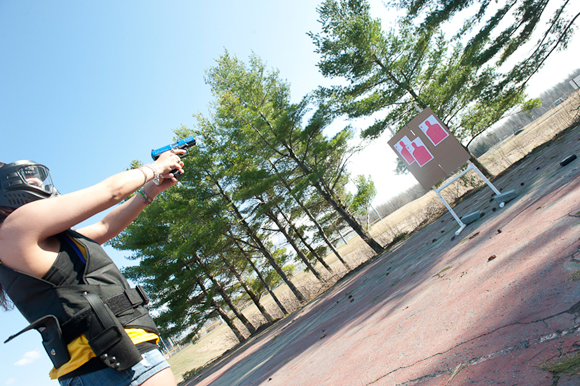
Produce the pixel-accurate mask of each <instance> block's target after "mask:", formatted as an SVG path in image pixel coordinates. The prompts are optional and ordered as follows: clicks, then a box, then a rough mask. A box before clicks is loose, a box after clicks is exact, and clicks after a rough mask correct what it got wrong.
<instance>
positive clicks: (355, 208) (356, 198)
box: [348, 175, 377, 215]
mask: <svg viewBox="0 0 580 386" xmlns="http://www.w3.org/2000/svg"><path fill="white" fill-rule="evenodd" d="M354 182H355V184H356V190H357V191H356V194H354V195H352V194H349V200H348V202H349V209H350V210H351V211H352V212H353V213H355V214H358V215H365V214H366V213H367V210H368V207H369V205H370V204H371V202H372V201H373V200H374V198H375V196H376V195H377V189H376V188H375V183H374V182H373V180H372V179H371V177H370V176H369V178H368V180H367V179H366V178H365V176H363V175H359V176H356V178H355V180H354Z"/></svg>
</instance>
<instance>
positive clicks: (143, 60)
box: [0, 0, 579, 386]
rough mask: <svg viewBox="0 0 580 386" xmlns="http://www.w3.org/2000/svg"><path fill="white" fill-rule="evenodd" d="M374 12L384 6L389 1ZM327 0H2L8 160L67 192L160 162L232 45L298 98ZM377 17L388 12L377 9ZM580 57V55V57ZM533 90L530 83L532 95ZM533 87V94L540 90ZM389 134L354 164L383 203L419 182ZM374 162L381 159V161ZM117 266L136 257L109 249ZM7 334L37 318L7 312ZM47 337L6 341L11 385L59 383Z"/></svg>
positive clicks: (551, 70) (0, 156)
mask: <svg viewBox="0 0 580 386" xmlns="http://www.w3.org/2000/svg"><path fill="white" fill-rule="evenodd" d="M372 3H373V10H376V11H377V13H380V12H384V11H383V8H382V5H381V1H379V0H376V1H373V2H372ZM317 4H318V2H317V1H308V0H294V1H291V2H290V1H272V0H248V1H245V2H240V1H225V0H213V1H204V2H202V1H165V2H160V1H158V2H153V1H132V0H125V1H99V2H95V1H91V2H90V1H86V0H75V1H50V2H49V1H29V0H21V1H8V0H0V53H1V58H0V130H1V134H2V140H1V141H0V161H3V162H12V161H15V160H21V159H32V160H35V161H37V162H39V163H43V164H45V165H47V166H48V167H49V168H50V169H51V173H52V177H53V180H54V181H55V184H56V185H57V187H58V189H59V190H60V191H61V192H62V193H67V192H71V191H74V190H78V189H81V188H84V187H87V186H89V185H91V184H94V183H96V182H99V181H100V180H102V179H104V178H106V177H108V176H110V175H112V174H115V173H117V172H120V171H122V170H124V169H125V168H126V167H128V166H129V164H130V162H131V160H133V159H139V160H141V161H143V162H148V161H149V153H150V151H151V149H152V148H156V147H160V146H163V145H165V144H168V143H169V142H170V141H171V140H172V137H173V133H172V129H174V128H177V127H180V126H181V125H182V124H183V125H186V126H193V124H194V122H195V121H194V118H193V117H192V115H193V114H196V113H198V112H201V113H206V112H207V105H208V103H209V102H210V97H211V96H210V91H209V88H208V87H207V86H206V85H205V84H204V80H203V76H204V71H205V70H206V69H207V68H208V67H210V66H212V65H213V64H214V60H215V59H216V58H217V57H218V56H219V55H220V54H222V53H223V52H224V49H227V50H228V51H229V52H230V53H231V54H234V55H236V56H238V57H239V58H240V59H247V57H248V56H249V55H250V53H251V52H255V53H256V54H257V55H259V56H260V57H261V58H262V59H264V60H265V61H266V62H267V63H268V65H269V66H270V67H273V68H277V69H279V70H280V74H281V76H282V77H283V78H286V79H288V81H289V82H290V83H291V90H292V98H293V100H295V101H298V100H299V99H300V98H301V97H302V96H304V95H305V94H306V93H308V92H310V91H312V90H313V89H315V88H316V87H317V86H318V85H320V84H329V81H328V80H325V79H323V78H322V76H321V75H320V74H319V73H318V71H317V68H316V62H317V60H318V57H317V55H316V54H315V53H314V46H313V44H312V42H311V40H310V38H309V37H308V36H307V35H306V32H308V31H315V32H316V31H318V23H317V21H316V20H317V18H318V15H317V13H316V6H317ZM377 16H378V14H377ZM578 48H579V45H578V38H577V39H576V40H575V41H574V42H573V43H572V44H571V46H570V49H569V50H568V52H567V53H565V54H560V55H559V56H558V57H555V58H552V59H550V61H549V63H548V65H547V67H546V68H547V70H544V72H545V74H544V75H542V74H540V75H538V76H536V78H535V79H534V83H533V84H532V85H533V89H532V90H536V91H535V92H537V93H539V92H541V91H542V90H543V89H544V88H545V87H544V85H547V87H549V85H551V84H553V83H556V82H558V81H560V80H561V79H562V78H563V77H564V76H565V75H566V74H568V72H570V71H571V70H572V69H574V68H575V67H576V66H575V65H573V64H572V63H571V62H572V58H573V55H572V54H571V52H572V51H573V50H576V58H577V57H578V55H577V51H578ZM576 63H577V62H576ZM532 90H531V91H532ZM530 94H532V92H530ZM385 149H387V144H386V138H381V139H380V140H379V142H376V143H375V144H373V145H372V147H370V148H369V151H365V152H364V154H363V155H361V156H360V157H357V158H356V159H355V160H354V162H353V165H352V166H351V171H352V172H353V173H354V174H362V173H364V174H371V175H372V178H373V180H374V181H375V183H376V185H377V187H378V189H379V195H380V196H379V197H380V198H378V200H376V201H375V203H376V204H377V203H380V202H381V200H383V201H384V198H388V197H390V196H392V195H393V194H396V193H397V192H400V191H402V190H404V189H405V188H407V187H408V186H409V185H410V184H412V183H414V180H413V179H412V177H409V176H406V177H394V176H392V175H390V174H389V173H388V172H385V171H390V170H391V169H392V168H393V166H394V154H393V153H392V151H391V150H385ZM372 165H375V166H377V167H376V168H374V167H373V166H372ZM108 251H109V252H110V253H111V255H112V256H113V258H114V259H115V261H116V262H117V264H119V265H121V266H126V265H128V264H132V262H130V261H129V260H126V259H125V258H124V255H123V254H122V253H120V252H117V251H113V250H110V249H108ZM0 323H1V325H2V327H3V329H2V331H3V333H2V334H0V340H1V341H4V340H5V339H6V338H7V337H8V336H9V335H11V334H13V333H15V332H17V331H19V330H20V329H21V328H23V327H24V326H25V325H27V323H26V322H25V320H24V319H23V318H22V317H21V316H20V315H19V313H18V312H17V311H11V312H1V311H0ZM50 367H51V366H50V361H49V360H48V358H47V357H46V355H45V353H44V351H43V349H42V346H41V343H40V335H39V334H38V333H36V332H34V331H33V332H28V333H26V334H24V335H22V336H21V337H19V338H17V339H16V340H14V341H12V342H10V343H8V344H6V345H3V344H1V343H0V374H2V376H1V377H0V386H4V385H10V384H12V385H18V386H28V385H30V386H48V385H55V384H57V383H56V381H50V380H49V379H48V375H47V374H48V371H49V369H50Z"/></svg>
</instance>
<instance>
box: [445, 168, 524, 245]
mask: <svg viewBox="0 0 580 386" xmlns="http://www.w3.org/2000/svg"><path fill="white" fill-rule="evenodd" d="M467 162H468V163H469V166H468V167H467V169H465V170H464V171H462V172H461V173H459V174H458V175H456V176H455V177H453V178H452V179H450V180H449V181H448V182H446V183H445V184H443V185H442V186H441V187H440V188H435V187H434V188H433V190H434V191H435V193H436V194H437V196H439V199H440V200H441V201H442V202H443V205H445V207H446V208H447V210H448V211H449V213H451V215H452V216H453V218H454V219H455V221H457V223H458V224H459V229H458V230H456V231H455V235H456V236H458V235H459V234H460V233H461V231H463V229H465V227H466V226H467V224H465V223H464V222H463V221H461V218H459V216H457V214H456V213H455V211H454V210H453V209H452V208H451V206H450V205H449V204H448V203H447V201H445V199H444V198H443V196H442V195H441V191H442V190H443V189H445V188H446V187H448V186H449V185H451V184H452V183H453V182H455V181H456V180H457V179H459V178H461V177H462V176H464V175H465V174H466V173H467V172H469V171H470V170H473V171H475V172H476V173H477V174H478V175H479V177H481V179H482V180H483V181H484V182H485V183H486V184H487V186H489V187H490V188H491V190H493V192H494V193H495V196H494V200H495V201H496V202H497V203H499V207H500V208H503V207H504V206H505V203H506V202H508V201H510V200H512V199H513V198H514V197H515V196H516V193H515V191H513V190H510V191H509V192H506V193H503V194H502V193H501V192H500V191H499V190H497V188H496V187H495V186H493V184H492V183H491V182H490V181H489V180H488V179H487V178H486V177H485V176H484V175H483V173H482V172H481V171H480V170H479V169H478V168H477V167H476V166H475V165H474V164H472V163H471V161H467ZM472 215H475V216H472ZM465 217H474V218H475V219H477V218H479V213H477V212H476V213H474V214H470V215H467V216H465ZM475 219H474V220H473V221H475ZM473 221H470V222H473Z"/></svg>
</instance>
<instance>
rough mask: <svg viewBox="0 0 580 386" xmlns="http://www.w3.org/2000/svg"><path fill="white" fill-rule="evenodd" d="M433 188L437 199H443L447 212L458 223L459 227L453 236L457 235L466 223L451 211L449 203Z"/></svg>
mask: <svg viewBox="0 0 580 386" xmlns="http://www.w3.org/2000/svg"><path fill="white" fill-rule="evenodd" d="M433 190H434V191H435V193H436V194H437V195H438V196H439V199H440V200H441V201H443V205H445V207H446V208H447V210H448V211H449V213H451V215H452V216H453V218H454V219H455V221H457V223H458V224H459V229H458V230H456V231H455V236H459V234H460V233H461V231H462V230H464V229H465V226H466V225H465V224H464V223H463V222H462V221H461V219H460V218H459V217H458V216H457V215H456V214H455V212H454V211H453V209H451V207H450V206H449V204H448V203H447V201H445V199H444V198H443V196H442V195H441V193H439V190H438V189H433Z"/></svg>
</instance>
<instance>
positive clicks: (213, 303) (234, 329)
mask: <svg viewBox="0 0 580 386" xmlns="http://www.w3.org/2000/svg"><path fill="white" fill-rule="evenodd" d="M197 284H198V285H199V288H201V291H202V292H203V293H204V295H205V296H206V298H209V293H208V292H207V289H206V288H205V286H204V285H203V283H202V282H201V280H198V281H197ZM211 306H212V307H213V308H214V309H215V310H216V311H217V313H218V314H219V315H220V317H221V318H222V320H223V321H224V322H226V324H227V325H228V326H229V327H230V329H231V330H232V332H233V333H234V335H235V336H236V338H238V341H239V342H240V343H242V342H244V341H245V340H246V338H244V335H243V334H242V333H241V332H240V330H238V328H237V327H236V325H235V324H234V323H233V322H232V320H231V319H230V318H229V317H228V314H227V313H226V312H225V311H224V310H223V309H222V308H221V307H220V305H219V304H218V303H217V302H216V301H215V300H214V299H213V298H212V299H211Z"/></svg>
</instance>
